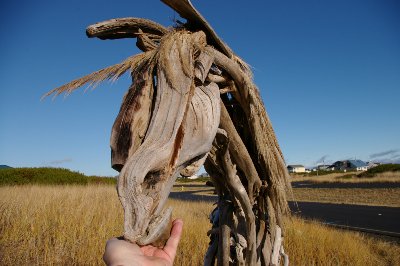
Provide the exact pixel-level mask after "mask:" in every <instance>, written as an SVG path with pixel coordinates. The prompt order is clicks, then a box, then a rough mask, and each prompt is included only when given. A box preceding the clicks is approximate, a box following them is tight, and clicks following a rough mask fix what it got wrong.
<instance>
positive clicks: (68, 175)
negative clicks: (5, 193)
mask: <svg viewBox="0 0 400 266" xmlns="http://www.w3.org/2000/svg"><path fill="white" fill-rule="evenodd" d="M115 183H116V179H115V178H111V177H110V178H106V177H98V176H86V175H84V174H81V173H79V172H73V171H71V170H68V169H64V168H44V167H42V168H3V169H0V186H5V185H25V184H40V185H66V184H76V185H88V184H115Z"/></svg>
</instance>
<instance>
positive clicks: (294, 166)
mask: <svg viewBox="0 0 400 266" xmlns="http://www.w3.org/2000/svg"><path fill="white" fill-rule="evenodd" d="M287 167H291V168H297V167H304V166H303V165H301V164H291V165H288V166H287Z"/></svg>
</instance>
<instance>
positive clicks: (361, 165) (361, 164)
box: [349, 160, 367, 167]
mask: <svg viewBox="0 0 400 266" xmlns="http://www.w3.org/2000/svg"><path fill="white" fill-rule="evenodd" d="M349 163H351V164H352V165H354V166H355V167H363V166H367V164H366V163H365V162H363V161H361V160H349Z"/></svg>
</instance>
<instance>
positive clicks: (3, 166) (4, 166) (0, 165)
mask: <svg viewBox="0 0 400 266" xmlns="http://www.w3.org/2000/svg"><path fill="white" fill-rule="evenodd" d="M9 168H12V167H11V166H8V165H5V164H0V169H9Z"/></svg>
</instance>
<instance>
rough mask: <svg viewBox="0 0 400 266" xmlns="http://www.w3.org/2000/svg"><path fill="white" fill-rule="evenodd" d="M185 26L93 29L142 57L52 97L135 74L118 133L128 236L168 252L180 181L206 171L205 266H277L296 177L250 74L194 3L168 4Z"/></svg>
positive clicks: (115, 150) (115, 145)
mask: <svg viewBox="0 0 400 266" xmlns="http://www.w3.org/2000/svg"><path fill="white" fill-rule="evenodd" d="M162 1H163V2H164V3H166V4H167V5H168V6H170V7H171V8H172V9H174V10H175V11H176V12H178V13H179V14H180V15H181V16H182V17H183V18H185V19H186V20H187V22H186V23H184V24H183V23H181V24H179V25H178V26H177V27H176V28H168V29H167V28H165V27H163V26H161V25H159V24H158V23H155V22H153V21H150V20H146V19H139V18H121V19H112V20H109V21H104V22H100V23H97V24H94V25H91V26H89V27H88V29H87V35H88V36H89V37H98V38H100V39H118V38H129V37H130V38H132V37H133V38H137V43H136V44H137V46H138V47H139V49H141V50H142V51H143V53H141V54H138V55H135V56H132V57H129V58H127V59H126V60H125V61H123V62H121V63H119V64H117V65H114V66H110V67H107V68H105V69H102V70H99V71H97V72H94V73H92V74H90V75H88V76H85V77H82V78H80V79H77V80H74V81H72V82H70V83H68V84H66V85H63V86H61V87H59V88H56V89H54V90H52V91H50V92H49V93H48V94H46V96H48V95H50V94H53V93H54V94H55V95H59V94H60V93H63V92H65V93H67V94H69V93H71V92H72V91H73V90H75V89H77V88H78V87H81V86H82V85H84V84H86V83H89V84H91V85H94V86H95V85H97V84H98V83H99V82H101V81H104V80H107V79H113V80H115V79H118V78H119V77H120V76H121V75H122V74H123V73H125V72H126V71H128V70H131V75H132V85H131V86H130V88H129V90H128V91H127V93H126V95H125V97H124V99H123V101H122V104H121V109H120V112H119V114H118V116H117V118H116V120H115V122H114V125H113V128H112V135H111V151H112V152H111V160H112V167H113V168H114V169H116V170H117V171H119V172H120V174H119V177H118V186H117V190H118V196H119V198H120V201H121V203H122V206H123V208H124V213H125V217H124V238H125V239H126V240H128V241H132V242H137V243H138V244H139V245H146V244H150V243H152V244H153V245H163V244H164V241H165V239H166V237H168V235H166V234H168V232H169V226H170V218H171V211H172V210H171V209H165V208H164V204H165V202H166V200H167V198H168V195H169V193H170V191H171V189H172V186H173V184H174V182H175V179H176V178H177V176H178V175H180V174H181V175H184V176H190V175H192V174H194V173H196V172H197V170H198V169H199V168H200V167H201V166H202V165H203V164H204V167H205V169H206V171H207V172H208V173H209V175H210V177H211V180H212V183H213V185H214V186H215V188H216V191H217V193H218V204H217V207H216V209H215V210H214V211H213V212H212V214H211V217H210V221H211V223H212V230H211V231H210V239H211V242H210V246H209V248H208V251H207V253H206V256H205V260H204V264H205V265H214V262H215V260H217V261H218V264H221V265H228V264H229V262H233V263H235V264H241V265H261V264H262V265H278V264H279V259H280V257H281V255H283V258H284V260H285V265H287V263H288V257H287V255H286V254H285V253H284V252H283V247H282V234H281V227H282V225H283V224H282V218H283V215H285V214H286V213H288V205H287V201H286V191H288V190H289V191H290V184H289V181H288V177H289V176H288V173H287V169H286V166H285V162H284V159H283V156H282V152H281V150H280V148H279V145H278V143H277V140H276V138H275V134H274V131H273V129H272V126H271V123H270V120H269V118H268V115H267V113H266V111H265V108H264V105H263V103H262V100H261V97H260V95H259V92H258V89H257V87H256V86H255V85H254V83H253V82H252V74H251V71H250V68H249V67H248V66H247V64H246V63H245V62H243V61H242V60H241V59H240V58H239V57H238V56H236V55H235V54H234V53H233V51H232V50H231V49H230V48H229V47H228V46H227V45H226V44H225V43H224V42H223V41H222V40H221V39H220V38H219V37H218V36H217V34H216V33H215V32H214V30H213V29H212V28H211V26H210V25H209V24H208V23H207V21H205V19H204V18H203V17H202V16H201V15H200V14H199V13H198V11H197V10H196V9H195V8H194V7H193V6H192V4H191V2H190V1H189V0H162Z"/></svg>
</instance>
